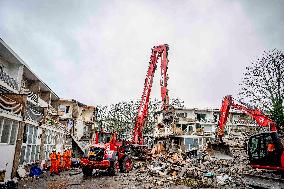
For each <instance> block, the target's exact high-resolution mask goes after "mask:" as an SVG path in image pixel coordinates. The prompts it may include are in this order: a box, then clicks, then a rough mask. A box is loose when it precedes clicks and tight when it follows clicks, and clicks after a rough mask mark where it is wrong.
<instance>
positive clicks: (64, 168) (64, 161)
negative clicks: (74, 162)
mask: <svg viewBox="0 0 284 189" xmlns="http://www.w3.org/2000/svg"><path fill="white" fill-rule="evenodd" d="M62 157H63V165H62V169H63V170H68V169H69V168H68V167H67V165H68V151H67V149H65V150H64V152H63V156H62Z"/></svg>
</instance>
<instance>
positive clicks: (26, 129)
mask: <svg viewBox="0 0 284 189" xmlns="http://www.w3.org/2000/svg"><path fill="white" fill-rule="evenodd" d="M27 139H28V126H27V125H26V124H25V126H24V133H23V143H27Z"/></svg>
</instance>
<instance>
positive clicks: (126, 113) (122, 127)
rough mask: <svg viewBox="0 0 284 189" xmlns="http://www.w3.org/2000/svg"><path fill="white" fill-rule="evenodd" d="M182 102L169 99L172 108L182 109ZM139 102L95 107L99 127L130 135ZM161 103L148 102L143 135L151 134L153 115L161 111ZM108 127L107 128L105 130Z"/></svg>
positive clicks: (153, 122) (156, 101)
mask: <svg viewBox="0 0 284 189" xmlns="http://www.w3.org/2000/svg"><path fill="white" fill-rule="evenodd" d="M183 103H184V102H183V101H181V100H180V99H178V98H176V99H171V103H170V104H171V105H172V106H174V107H183ZM139 105H140V101H138V100H136V101H128V102H118V103H116V104H111V105H109V106H98V107H97V117H96V118H97V122H98V123H99V126H100V127H105V128H106V129H109V130H112V131H116V132H120V133H132V130H133V127H134V125H135V119H136V116H137V112H138V108H139ZM161 107H162V102H161V101H159V100H157V99H154V100H151V101H150V102H149V106H148V108H149V110H148V116H147V119H146V121H145V125H144V128H143V133H144V134H147V133H151V132H152V129H153V127H154V126H155V123H156V119H155V113H156V112H158V111H159V110H161ZM107 127H108V128H107Z"/></svg>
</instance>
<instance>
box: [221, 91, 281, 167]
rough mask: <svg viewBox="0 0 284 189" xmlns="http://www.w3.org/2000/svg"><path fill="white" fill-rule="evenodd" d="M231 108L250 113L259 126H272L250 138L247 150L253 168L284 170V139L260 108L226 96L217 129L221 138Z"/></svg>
mask: <svg viewBox="0 0 284 189" xmlns="http://www.w3.org/2000/svg"><path fill="white" fill-rule="evenodd" d="M230 108H234V109H237V110H240V111H242V112H243V113H245V114H246V115H249V116H250V117H251V118H253V119H254V120H255V121H256V122H257V124H258V125H259V126H263V127H269V128H270V131H269V132H263V133H259V134H256V135H253V136H251V137H250V138H249V141H248V144H247V152H248V155H249V161H250V165H251V166H252V167H253V168H261V169H271V170H280V171H284V153H283V140H282V139H281V138H280V137H279V136H278V133H277V128H276V123H275V122H274V121H273V120H271V119H270V118H269V117H268V116H266V115H264V114H263V113H262V112H261V111H260V110H258V109H251V108H248V107H246V106H244V105H242V104H237V103H235V102H234V100H233V98H232V96H230V95H228V96H226V97H224V99H223V102H222V107H221V109H220V117H219V122H218V131H217V136H218V138H219V140H220V141H221V142H222V138H223V136H224V130H225V124H226V122H227V118H228V115H229V110H230Z"/></svg>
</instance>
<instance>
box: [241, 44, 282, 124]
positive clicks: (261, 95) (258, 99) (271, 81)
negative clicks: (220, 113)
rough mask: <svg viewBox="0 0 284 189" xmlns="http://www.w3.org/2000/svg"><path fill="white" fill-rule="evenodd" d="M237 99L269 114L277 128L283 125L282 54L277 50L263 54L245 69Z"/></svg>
mask: <svg viewBox="0 0 284 189" xmlns="http://www.w3.org/2000/svg"><path fill="white" fill-rule="evenodd" d="M240 86H241V90H240V92H239V99H240V101H241V102H243V103H247V104H250V105H251V106H253V107H257V108H259V109H261V110H263V111H264V112H265V113H267V114H269V116H270V117H271V119H273V120H274V121H275V122H276V123H277V125H278V127H282V126H283V123H284V116H283V106H282V103H283V97H284V53H283V52H282V51H279V50H275V49H274V50H272V51H268V52H264V54H263V57H262V58H260V59H257V60H256V61H253V62H252V63H251V66H249V67H246V72H245V73H244V78H243V81H242V83H241V84H240Z"/></svg>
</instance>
